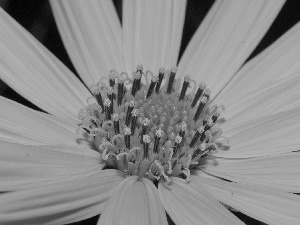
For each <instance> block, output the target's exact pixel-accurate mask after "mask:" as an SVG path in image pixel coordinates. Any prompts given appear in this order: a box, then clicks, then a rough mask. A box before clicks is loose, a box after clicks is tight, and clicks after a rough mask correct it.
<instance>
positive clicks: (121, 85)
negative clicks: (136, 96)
mask: <svg viewBox="0 0 300 225" xmlns="http://www.w3.org/2000/svg"><path fill="white" fill-rule="evenodd" d="M123 96H124V78H123V77H122V76H120V77H119V81H118V101H117V103H118V106H121V104H122V100H123Z"/></svg>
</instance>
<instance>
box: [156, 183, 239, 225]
mask: <svg viewBox="0 0 300 225" xmlns="http://www.w3.org/2000/svg"><path fill="white" fill-rule="evenodd" d="M158 192H159V197H160V199H161V201H162V204H163V206H164V207H165V209H166V210H167V212H168V214H169V215H170V217H171V218H172V220H173V221H174V222H175V223H176V224H178V225H179V224H182V225H183V224H243V222H242V221H240V220H239V219H237V218H236V217H235V216H234V215H233V214H231V213H230V212H229V211H228V210H227V209H226V208H225V207H223V206H222V205H221V204H220V203H219V202H217V201H216V200H215V199H214V198H213V197H212V196H211V195H210V194H209V193H208V192H207V191H206V190H205V189H204V188H202V189H195V188H194V187H192V186H191V185H189V184H186V183H185V181H184V180H183V179H180V178H173V179H172V183H171V184H170V185H169V186H164V185H163V184H162V183H161V182H160V183H159V186H158Z"/></svg>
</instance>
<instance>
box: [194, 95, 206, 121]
mask: <svg viewBox="0 0 300 225" xmlns="http://www.w3.org/2000/svg"><path fill="white" fill-rule="evenodd" d="M206 102H207V97H201V99H200V103H199V105H198V108H197V111H196V113H195V116H194V121H197V120H198V119H199V116H200V115H201V112H202V110H203V109H204V106H205V104H206Z"/></svg>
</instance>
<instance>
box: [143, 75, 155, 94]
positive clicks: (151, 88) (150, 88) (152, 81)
mask: <svg viewBox="0 0 300 225" xmlns="http://www.w3.org/2000/svg"><path fill="white" fill-rule="evenodd" d="M156 82H157V79H156V78H155V77H152V79H151V83H150V85H149V88H148V92H147V96H146V98H150V96H151V95H152V92H153V90H154V87H155V84H156Z"/></svg>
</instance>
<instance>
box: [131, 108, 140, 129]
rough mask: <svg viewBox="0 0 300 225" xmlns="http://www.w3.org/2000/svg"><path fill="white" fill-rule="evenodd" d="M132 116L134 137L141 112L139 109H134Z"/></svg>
mask: <svg viewBox="0 0 300 225" xmlns="http://www.w3.org/2000/svg"><path fill="white" fill-rule="evenodd" d="M131 114H132V116H131V135H134V131H135V127H136V121H137V116H138V114H139V110H138V109H133V110H132V112H131Z"/></svg>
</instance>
